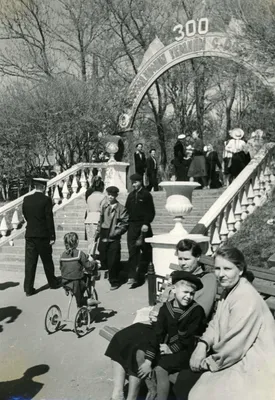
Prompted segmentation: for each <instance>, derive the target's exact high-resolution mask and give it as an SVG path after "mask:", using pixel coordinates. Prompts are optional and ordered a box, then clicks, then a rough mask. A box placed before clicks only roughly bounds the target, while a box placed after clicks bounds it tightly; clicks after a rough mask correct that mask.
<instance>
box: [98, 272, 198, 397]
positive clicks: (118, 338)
mask: <svg viewBox="0 0 275 400" xmlns="http://www.w3.org/2000/svg"><path fill="white" fill-rule="evenodd" d="M171 277H172V285H173V292H174V296H175V297H174V299H173V300H171V301H168V302H166V303H165V304H164V305H163V306H162V307H161V309H160V312H159V315H158V319H157V322H156V323H155V324H153V325H146V324H142V323H137V324H134V325H131V326H129V327H127V328H125V329H123V330H121V331H119V332H118V333H116V334H115V335H114V337H113V339H112V340H111V342H110V344H109V346H108V348H107V351H106V353H105V355H107V356H108V357H110V358H111V359H112V360H113V366H114V377H115V379H114V389H113V394H112V399H114V400H118V399H121V398H122V394H123V384H122V382H123V378H125V377H126V373H127V374H129V393H128V398H129V399H130V398H131V399H136V397H137V396H138V391H139V387H140V382H141V379H144V378H148V376H149V375H150V373H151V372H152V371H153V370H154V371H155V373H156V378H157V398H158V399H161V400H164V399H167V398H168V393H169V387H170V384H169V374H171V373H175V372H178V371H180V370H181V369H183V368H185V367H187V366H188V364H189V359H190V356H191V354H192V352H193V350H194V347H195V335H200V334H201V333H202V331H203V328H204V322H205V314H204V310H203V308H202V307H201V306H200V305H199V304H197V303H196V302H195V301H194V294H195V292H196V291H197V290H200V289H201V288H202V287H203V285H202V282H201V281H200V279H199V278H197V277H196V276H195V275H193V274H191V273H190V272H186V271H175V272H173V273H172V274H171ZM147 381H148V379H147Z"/></svg>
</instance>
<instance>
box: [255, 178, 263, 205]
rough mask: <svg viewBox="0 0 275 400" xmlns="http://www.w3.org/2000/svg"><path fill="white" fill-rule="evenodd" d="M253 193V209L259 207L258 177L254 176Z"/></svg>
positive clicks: (259, 189) (259, 188) (259, 187)
mask: <svg viewBox="0 0 275 400" xmlns="http://www.w3.org/2000/svg"><path fill="white" fill-rule="evenodd" d="M253 193H254V196H255V197H254V204H255V207H258V206H259V205H260V201H261V200H260V198H261V186H260V180H259V178H258V175H256V176H255V179H254V184H253Z"/></svg>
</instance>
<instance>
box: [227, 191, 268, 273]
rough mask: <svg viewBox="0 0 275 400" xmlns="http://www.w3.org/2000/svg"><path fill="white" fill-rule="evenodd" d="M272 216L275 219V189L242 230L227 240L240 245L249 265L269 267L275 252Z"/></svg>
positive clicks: (234, 244)
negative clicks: (268, 261) (269, 222)
mask: <svg viewBox="0 0 275 400" xmlns="http://www.w3.org/2000/svg"><path fill="white" fill-rule="evenodd" d="M272 218H274V220H275V190H273V192H272V194H271V196H270V199H269V200H268V201H267V202H266V203H265V204H264V205H263V206H262V207H258V208H257V209H256V210H254V212H253V214H251V215H249V216H248V217H247V219H246V220H245V221H244V222H243V223H242V226H241V228H240V230H239V231H238V232H237V233H235V235H234V236H232V238H230V239H228V240H227V242H226V243H227V244H230V245H233V246H235V247H238V248H239V249H240V250H241V251H242V252H243V253H244V256H245V258H246V261H247V264H248V265H251V266H255V267H262V268H268V266H267V260H268V259H269V257H270V256H271V255H272V254H274V253H275V224H274V225H268V224H267V221H268V220H269V219H272Z"/></svg>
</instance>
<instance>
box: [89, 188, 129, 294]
mask: <svg viewBox="0 0 275 400" xmlns="http://www.w3.org/2000/svg"><path fill="white" fill-rule="evenodd" d="M106 192H107V197H108V202H105V203H104V204H103V205H102V207H101V212H100V218H99V222H98V226H97V232H96V235H95V240H97V239H98V238H99V239H100V241H99V245H98V251H99V254H100V262H101V266H103V265H104V266H106V267H107V269H108V272H109V282H110V285H111V288H110V290H116V289H118V288H119V286H120V280H119V274H120V269H121V265H120V258H121V243H120V242H121V236H122V235H123V234H124V233H125V232H126V231H127V229H128V213H127V211H126V209H125V207H124V206H123V205H122V204H120V203H119V202H118V201H117V196H118V193H119V189H118V188H117V187H116V186H110V187H108V188H107V189H106Z"/></svg>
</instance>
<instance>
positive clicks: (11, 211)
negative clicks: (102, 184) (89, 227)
mask: <svg viewBox="0 0 275 400" xmlns="http://www.w3.org/2000/svg"><path fill="white" fill-rule="evenodd" d="M93 168H96V169H97V170H98V175H99V176H105V170H106V169H107V168H108V163H79V164H76V165H74V166H73V167H71V168H70V169H68V170H67V171H64V172H62V173H61V174H58V175H57V176H56V177H54V178H53V179H51V180H49V182H48V183H47V189H46V194H47V195H48V196H50V197H51V198H52V201H53V205H54V206H53V211H54V212H55V211H57V210H58V209H59V208H62V207H63V206H64V205H65V204H67V203H68V202H70V201H71V200H73V199H74V198H76V197H78V196H79V195H81V194H82V193H83V192H85V191H86V188H87V187H88V185H90V184H91V182H92V177H93V173H92V170H93ZM30 193H34V190H33V191H31V192H29V193H27V194H25V195H24V196H21V197H19V198H18V199H16V200H14V201H11V202H9V203H7V204H6V205H4V206H3V207H1V208H0V221H1V222H0V234H1V237H0V245H1V244H3V243H5V242H6V241H8V240H12V239H13V238H14V237H16V236H17V235H18V234H20V233H21V231H22V229H21V228H22V227H23V225H24V217H23V214H22V204H23V199H24V197H25V196H28V195H29V194H30Z"/></svg>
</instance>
